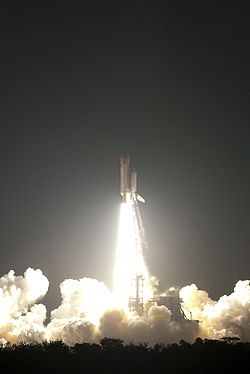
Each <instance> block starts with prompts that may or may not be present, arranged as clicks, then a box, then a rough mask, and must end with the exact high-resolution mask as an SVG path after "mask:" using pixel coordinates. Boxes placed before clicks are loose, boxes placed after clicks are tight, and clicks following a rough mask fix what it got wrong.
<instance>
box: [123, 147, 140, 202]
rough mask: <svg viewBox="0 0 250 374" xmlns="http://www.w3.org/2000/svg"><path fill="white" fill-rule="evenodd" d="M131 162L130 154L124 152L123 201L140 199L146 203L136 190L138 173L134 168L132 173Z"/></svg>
mask: <svg viewBox="0 0 250 374" xmlns="http://www.w3.org/2000/svg"><path fill="white" fill-rule="evenodd" d="M129 163H130V159H129V155H128V154H122V155H121V158H120V194H121V197H122V202H123V203H126V202H129V201H133V202H137V201H140V202H142V203H145V200H144V199H143V197H141V196H140V195H139V194H138V193H137V191H136V190H137V173H136V170H134V169H133V170H132V172H131V173H130V168H129Z"/></svg>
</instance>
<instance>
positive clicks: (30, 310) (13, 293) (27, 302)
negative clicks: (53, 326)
mask: <svg viewBox="0 0 250 374" xmlns="http://www.w3.org/2000/svg"><path fill="white" fill-rule="evenodd" d="M48 287H49V282H48V279H47V278H46V277H45V276H44V275H43V273H42V271H41V270H39V269H38V270H34V269H31V268H28V269H27V270H26V271H25V273H24V276H15V272H14V271H13V270H11V271H10V272H9V273H8V274H5V275H4V276H3V277H2V278H0V339H1V340H0V341H1V344H2V345H4V344H5V342H4V340H3V339H5V340H7V341H10V342H18V341H24V342H27V343H29V342H32V341H36V342H39V343H40V342H42V341H43V340H46V339H47V334H46V327H45V326H44V321H45V318H46V307H45V306H44V305H43V304H36V303H37V302H38V301H39V300H40V299H41V298H42V297H43V296H44V295H45V294H46V293H47V291H48Z"/></svg>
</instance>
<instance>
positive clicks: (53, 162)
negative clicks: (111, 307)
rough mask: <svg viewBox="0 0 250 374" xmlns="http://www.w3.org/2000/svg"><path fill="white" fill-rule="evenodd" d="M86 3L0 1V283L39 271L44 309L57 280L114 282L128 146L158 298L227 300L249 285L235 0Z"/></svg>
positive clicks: (243, 86) (243, 89)
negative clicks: (190, 295)
mask: <svg viewBox="0 0 250 374" xmlns="http://www.w3.org/2000/svg"><path fill="white" fill-rule="evenodd" d="M89 3H90V4H91V5H87V4H88V2H85V1H53V0H52V1H46V0H44V1H33V0H30V1H26V0H24V1H9V0H8V1H7V0H5V1H1V3H0V19H1V32H0V45H1V59H0V67H1V69H0V84H1V111H0V123H1V137H0V142H1V148H0V149H1V158H0V165H1V179H0V181H1V182H0V207H1V208H0V220H1V222H0V223H1V235H0V252H1V260H0V275H3V274H5V273H6V272H8V271H9V270H10V269H14V270H15V271H16V273H17V274H22V273H23V272H24V270H25V269H26V268H27V267H28V266H31V267H34V268H41V269H42V271H43V272H44V274H45V275H46V276H47V277H48V278H49V281H50V290H49V293H48V295H47V296H46V300H45V303H46V304H47V306H49V308H51V307H55V306H56V305H57V304H58V303H59V283H60V282H61V281H63V280H64V279H65V278H80V277H84V276H88V277H93V278H97V279H98V280H100V281H104V282H105V283H106V284H107V285H108V286H111V285H112V269H113V264H114V253H115V244H116V236H117V228H118V215H119V204H120V196H119V157H120V153H121V152H123V151H127V152H128V153H129V154H130V156H131V159H132V161H133V164H134V166H135V167H136V168H137V170H138V179H139V180H138V185H139V188H138V189H139V193H140V194H141V195H142V196H143V197H144V198H145V199H146V201H147V203H146V205H145V206H141V214H142V217H143V221H144V225H145V229H146V235H147V239H148V242H149V247H150V249H149V250H148V253H147V258H148V261H149V267H150V269H151V272H152V273H153V274H155V275H156V276H157V277H158V278H159V279H160V287H161V289H164V288H166V287H170V286H172V285H178V286H183V285H186V284H189V283H192V282H194V283H196V284H197V285H198V287H199V288H202V289H206V290H207V291H208V292H209V294H210V295H211V296H212V297H218V296H219V295H221V294H224V293H229V292H231V291H232V288H233V286H234V283H235V282H236V281H237V280H238V279H249V276H250V274H249V269H250V267H249V265H250V251H249V223H250V220H249V218H250V217H249V185H250V183H249V182H250V180H249V137H248V136H247V117H248V112H247V102H248V100H249V99H248V81H247V77H248V71H247V70H248V69H247V68H248V63H249V56H248V46H247V38H248V33H247V19H246V14H247V9H246V4H247V2H244V1H238V2H237V1H228V2H227V3H225V2H219V1H217V2H211V1H197V2H194V1H191V2H190V1H168V0H166V1H164V2H160V1H146V0H145V1H143V0H141V1H139V0H134V1H101V2H97V1H91V2H89ZM222 4H226V5H224V6H222Z"/></svg>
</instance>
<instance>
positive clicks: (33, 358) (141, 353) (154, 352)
mask: <svg viewBox="0 0 250 374" xmlns="http://www.w3.org/2000/svg"><path fill="white" fill-rule="evenodd" d="M0 373H26V374H30V373H32V374H34V373H50V374H57V373H58V374H63V373H67V374H68V373H70V374H71V373H72V374H73V373H74V374H75V373H91V374H94V373H98V374H99V373H100V374H134V373H136V374H140V373H143V374H155V373H156V374H161V373H174V374H178V373H181V374H183V373H185V374H200V373H202V374H206V373H209V374H210V373H215V374H217V373H220V374H221V373H235V374H249V373H250V343H243V342H240V341H239V339H238V338H223V339H221V340H209V339H205V340H202V339H200V338H197V339H196V341H195V342H194V343H193V344H190V343H187V342H185V341H184V340H181V341H180V343H179V344H160V343H159V344H155V345H154V346H153V347H150V346H148V345H147V343H141V344H133V343H130V344H125V343H124V342H123V341H122V340H120V339H109V338H104V339H102V340H101V341H100V344H89V343H82V344H76V345H75V346H74V347H68V346H66V345H65V344H64V343H63V342H61V341H56V342H44V343H42V344H23V343H19V344H17V345H10V344H8V345H7V346H6V347H5V348H1V349H0Z"/></svg>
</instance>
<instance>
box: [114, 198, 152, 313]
mask: <svg viewBox="0 0 250 374" xmlns="http://www.w3.org/2000/svg"><path fill="white" fill-rule="evenodd" d="M137 209H138V206H137V205H136V204H134V202H133V201H132V200H128V201H127V202H126V203H122V204H121V209H120V222H119V230H118V240H117V250H116V261H115V269H114V299H115V305H116V306H117V307H122V308H124V309H125V311H126V312H128V301H129V297H131V296H132V295H133V293H134V292H133V287H134V286H133V280H134V279H135V276H136V274H141V275H142V276H143V278H144V288H143V291H144V299H145V300H148V299H150V298H151V297H152V295H153V292H152V287H151V280H150V277H149V274H148V270H147V267H146V265H145V262H144V258H143V253H142V252H143V251H142V249H143V248H142V238H141V229H140V222H139V217H138V215H137Z"/></svg>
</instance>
